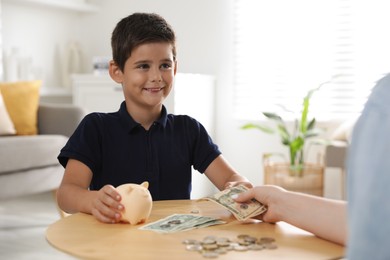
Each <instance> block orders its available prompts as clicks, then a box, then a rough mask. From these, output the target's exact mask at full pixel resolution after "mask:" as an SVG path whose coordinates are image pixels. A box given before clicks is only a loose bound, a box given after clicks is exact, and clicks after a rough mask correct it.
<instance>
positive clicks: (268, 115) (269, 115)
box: [263, 112, 283, 122]
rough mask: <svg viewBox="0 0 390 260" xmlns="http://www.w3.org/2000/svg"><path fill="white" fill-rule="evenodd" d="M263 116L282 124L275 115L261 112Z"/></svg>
mask: <svg viewBox="0 0 390 260" xmlns="http://www.w3.org/2000/svg"><path fill="white" fill-rule="evenodd" d="M263 115H264V116H265V117H267V118H269V119H271V120H275V121H277V122H283V119H282V118H281V117H280V116H279V115H277V114H275V113H270V112H263Z"/></svg>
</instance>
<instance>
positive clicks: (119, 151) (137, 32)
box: [57, 13, 252, 223]
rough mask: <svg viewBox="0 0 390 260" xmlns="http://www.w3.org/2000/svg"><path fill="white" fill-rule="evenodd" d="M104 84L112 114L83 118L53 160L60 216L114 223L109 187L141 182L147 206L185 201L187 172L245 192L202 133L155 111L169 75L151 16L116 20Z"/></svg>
mask: <svg viewBox="0 0 390 260" xmlns="http://www.w3.org/2000/svg"><path fill="white" fill-rule="evenodd" d="M111 46H112V52H113V60H112V61H111V62H110V68H109V73H110V76H111V78H112V79H113V80H114V81H115V82H117V83H119V84H121V85H122V88H123V93H124V97H125V101H124V102H123V103H122V104H121V106H120V109H119V111H118V112H115V113H92V114H89V115H87V116H86V117H85V118H84V119H83V120H82V122H81V123H80V125H79V126H78V128H77V129H76V131H75V132H74V134H73V135H72V136H71V138H70V139H69V141H68V143H67V144H66V145H65V147H64V148H63V149H62V150H61V152H60V155H59V156H58V159H59V161H60V163H61V164H62V165H63V166H64V167H65V174H64V177H63V180H62V183H61V185H60V188H59V190H58V193H57V200H58V203H59V206H60V207H61V209H63V210H64V211H66V212H68V213H74V212H85V213H89V214H92V215H94V216H95V217H96V218H97V219H98V220H100V221H102V222H107V223H116V222H118V221H119V220H120V218H121V215H120V214H121V211H122V210H123V209H124V206H123V205H122V204H121V203H120V201H121V197H120V195H119V193H118V192H117V191H116V189H115V188H114V187H116V186H118V185H120V184H124V183H137V184H140V183H142V182H143V181H148V182H149V184H150V186H149V190H150V192H151V195H152V198H153V200H167V199H189V198H190V192H191V166H194V168H195V169H197V170H198V171H200V172H204V173H205V174H206V176H207V177H208V178H209V179H210V181H211V182H212V183H213V184H214V185H215V186H216V187H217V188H218V189H220V190H222V189H224V188H227V187H230V186H234V185H238V184H240V183H244V184H245V185H247V186H248V187H251V186H252V185H251V184H250V183H249V182H248V180H247V179H246V178H244V177H242V176H240V175H238V173H237V172H236V171H235V170H234V169H233V168H232V167H231V166H230V165H229V164H228V163H227V162H226V161H225V159H224V158H223V156H222V155H221V152H220V151H219V150H218V147H217V146H216V145H215V144H214V143H213V142H212V140H211V138H210V137H209V135H208V134H207V132H206V130H205V129H204V127H203V126H202V125H201V124H200V123H199V122H197V121H196V120H195V119H193V118H191V117H189V116H176V115H172V114H167V111H166V109H165V107H164V106H163V105H162V103H163V101H164V100H165V98H166V97H167V96H168V94H169V93H170V91H171V89H172V84H173V79H174V76H175V74H176V70H177V61H176V48H175V34H174V31H173V30H172V28H171V27H170V26H169V24H167V22H166V21H165V20H164V19H163V18H162V17H160V16H159V15H156V14H146V13H135V14H132V15H130V16H128V17H126V18H123V19H122V20H121V21H120V22H119V23H118V24H117V26H116V28H115V29H114V31H113V34H112V38H111Z"/></svg>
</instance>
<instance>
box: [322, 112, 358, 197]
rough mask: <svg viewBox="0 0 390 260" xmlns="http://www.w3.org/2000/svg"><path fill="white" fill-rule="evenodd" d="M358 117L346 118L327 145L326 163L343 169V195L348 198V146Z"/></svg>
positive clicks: (327, 165) (331, 166) (328, 165)
mask: <svg viewBox="0 0 390 260" xmlns="http://www.w3.org/2000/svg"><path fill="white" fill-rule="evenodd" d="M357 119H358V118H352V119H349V120H346V121H345V122H343V123H342V124H340V125H339V126H338V127H337V128H336V130H335V131H334V132H333V133H332V135H331V137H330V139H331V143H330V144H329V145H327V146H326V150H325V165H326V167H330V168H338V169H340V171H341V183H340V185H341V196H342V199H346V192H347V191H346V178H347V176H346V175H347V173H346V164H347V159H348V146H349V144H350V142H351V137H352V132H353V128H354V126H355V123H356V120H357Z"/></svg>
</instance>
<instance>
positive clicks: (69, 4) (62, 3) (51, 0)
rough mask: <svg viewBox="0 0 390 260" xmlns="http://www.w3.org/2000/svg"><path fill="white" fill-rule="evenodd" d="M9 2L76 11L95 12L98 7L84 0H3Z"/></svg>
mask: <svg viewBox="0 0 390 260" xmlns="http://www.w3.org/2000/svg"><path fill="white" fill-rule="evenodd" d="M3 1H6V2H9V3H22V4H30V5H41V6H48V7H54V8H61V9H67V10H71V11H76V12H84V13H92V12H97V11H98V10H99V7H97V6H96V5H93V4H89V3H86V2H85V1H84V0H3Z"/></svg>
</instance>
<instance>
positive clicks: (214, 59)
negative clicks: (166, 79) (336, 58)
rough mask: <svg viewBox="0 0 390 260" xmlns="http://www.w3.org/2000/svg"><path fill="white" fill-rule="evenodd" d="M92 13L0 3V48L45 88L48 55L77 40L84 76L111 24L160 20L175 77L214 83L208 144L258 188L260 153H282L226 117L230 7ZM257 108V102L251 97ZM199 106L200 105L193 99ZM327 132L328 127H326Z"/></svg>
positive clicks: (151, 2) (175, 0) (52, 57)
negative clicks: (168, 32)
mask: <svg viewBox="0 0 390 260" xmlns="http://www.w3.org/2000/svg"><path fill="white" fill-rule="evenodd" d="M90 2H91V3H94V4H97V5H98V6H99V7H100V11H99V12H97V13H91V14H90V13H87V14H78V13H75V12H72V11H66V10H59V9H55V8H47V7H46V8H45V7H40V6H39V7H38V6H31V5H20V4H14V3H11V2H10V1H6V2H3V40H4V41H3V45H4V48H5V50H9V48H10V47H11V46H16V47H19V48H20V50H21V51H22V52H23V53H24V54H26V55H30V56H32V57H33V61H34V64H35V65H36V66H37V67H40V68H41V69H42V71H43V73H44V79H45V87H47V88H50V87H57V86H59V85H60V84H61V81H60V80H59V78H60V73H59V68H58V66H57V65H58V63H59V62H60V59H58V58H57V56H58V55H57V52H56V48H58V46H65V45H66V44H67V42H69V41H79V42H80V44H81V47H82V51H83V60H84V71H85V72H88V71H91V65H89V64H90V62H91V60H92V57H93V56H111V51H110V37H111V32H112V30H113V28H114V26H115V24H116V23H117V22H118V21H119V20H120V19H121V18H122V17H124V16H126V15H128V14H131V13H133V12H138V11H141V12H142V11H146V12H156V13H159V14H161V15H162V16H164V17H165V18H166V19H167V20H168V22H169V23H170V24H171V25H172V26H173V28H174V29H175V31H176V34H177V38H178V43H177V48H178V62H179V67H178V70H179V72H185V73H203V74H211V75H215V76H216V78H217V93H216V94H217V95H216V96H217V98H216V100H215V102H216V106H217V116H216V138H215V141H216V143H217V144H218V145H219V147H220V148H221V150H222V152H223V153H224V155H225V157H226V158H227V159H228V160H229V161H230V162H231V164H232V165H233V166H234V167H235V168H236V169H237V170H238V171H239V172H240V173H241V174H243V175H245V176H247V177H248V178H249V179H250V180H251V181H252V182H254V183H255V184H260V183H262V180H263V176H262V174H263V173H262V161H261V158H262V154H263V153H265V152H270V151H273V152H274V151H275V152H280V151H285V149H284V148H283V147H281V146H280V144H279V139H278V137H277V136H268V135H264V134H262V133H260V132H256V131H243V130H240V129H239V127H240V126H241V125H242V124H243V123H245V122H239V121H236V120H234V118H232V114H233V113H232V91H233V73H232V58H233V55H232V42H233V41H232V29H233V21H232V17H233V16H232V11H233V7H232V2H233V1H232V0H212V1H210V0H166V1H158V0H143V1H135V0H134V1H129V0H111V1H104V0H94V1H90ZM258 100H259V102H261V96H260V97H259V99H258ZM199 102H200V104H201V100H199ZM332 127H334V126H332Z"/></svg>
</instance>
